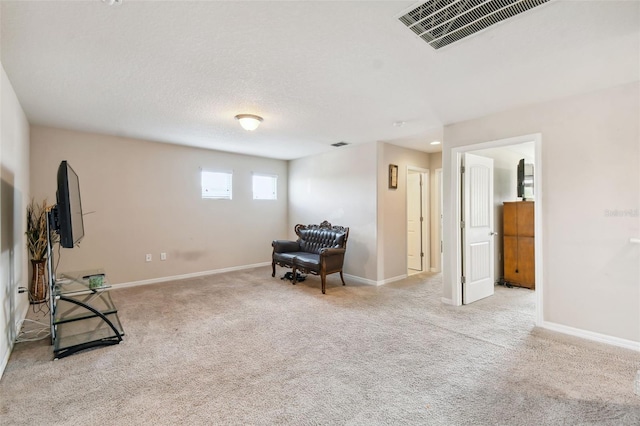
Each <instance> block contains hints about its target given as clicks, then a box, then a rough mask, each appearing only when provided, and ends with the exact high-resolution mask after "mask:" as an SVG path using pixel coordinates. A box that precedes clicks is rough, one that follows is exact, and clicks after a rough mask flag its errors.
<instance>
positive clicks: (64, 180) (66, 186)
mask: <svg viewBox="0 0 640 426" xmlns="http://www.w3.org/2000/svg"><path fill="white" fill-rule="evenodd" d="M56 201H57V203H58V205H57V210H58V226H59V227H58V234H59V235H60V245H61V246H62V247H65V248H73V246H75V245H76V244H78V242H80V240H81V239H82V237H84V222H83V221H82V202H81V201H80V181H79V180H78V175H77V174H76V172H74V171H73V169H72V168H71V166H70V165H69V163H67V162H66V161H63V162H61V163H60V166H59V167H58V191H57V192H56Z"/></svg>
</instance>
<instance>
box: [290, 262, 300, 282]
mask: <svg viewBox="0 0 640 426" xmlns="http://www.w3.org/2000/svg"><path fill="white" fill-rule="evenodd" d="M291 274H292V275H293V276H292V277H291V284H293V285H296V283H297V281H296V278H298V273H297V271H296V267H295V266H294V267H293V270H292V271H291Z"/></svg>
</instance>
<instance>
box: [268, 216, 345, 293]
mask: <svg viewBox="0 0 640 426" xmlns="http://www.w3.org/2000/svg"><path fill="white" fill-rule="evenodd" d="M294 229H295V231H296V235H297V236H298V240H297V241H288V240H275V241H274V242H273V243H271V245H272V246H273V256H272V262H271V266H272V268H273V272H272V274H271V276H272V277H275V276H276V265H280V266H283V267H285V268H292V269H293V271H292V274H293V280H292V283H293V284H295V283H296V272H297V271H300V272H303V273H307V274H308V273H311V274H314V275H320V279H321V280H322V294H325V287H326V276H327V275H329V274H333V273H335V272H340V279H341V280H342V285H345V283H344V277H343V276H342V265H343V264H344V254H345V251H346V249H347V238H348V237H349V228H345V227H343V226H331V224H330V223H329V222H327V221H326V220H325V221H324V222H322V223H321V224H320V225H296V226H295V228H294Z"/></svg>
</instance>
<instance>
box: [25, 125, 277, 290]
mask: <svg viewBox="0 0 640 426" xmlns="http://www.w3.org/2000/svg"><path fill="white" fill-rule="evenodd" d="M61 160H67V161H68V162H69V164H71V166H72V167H73V168H74V170H75V171H76V173H77V174H78V176H79V179H80V190H81V196H82V207H83V211H84V213H85V217H84V219H85V221H84V222H85V223H84V225H85V237H84V239H83V240H82V241H81V243H80V247H77V248H74V249H62V255H61V261H60V266H59V269H58V271H59V272H61V271H64V270H77V269H85V268H90V267H94V266H103V267H105V269H106V271H107V273H108V274H109V277H110V279H111V281H112V282H114V283H124V282H132V281H140V280H148V279H156V278H162V277H170V276H177V275H185V274H192V273H198V272H204V271H214V270H219V269H225V268H232V267H242V266H246V265H253V264H257V263H262V262H269V261H270V259H271V241H272V240H274V239H277V238H283V237H285V236H286V235H287V185H286V182H287V163H286V162H285V161H281V160H272V159H265V158H258V157H250V156H244V155H237V154H230V153H223V152H216V151H209V150H203V149H196V148H188V147H183V146H177V145H171V144H162V143H155V142H148V141H143V140H137V139H128V138H122V137H115V136H107V135H100V134H93V133H81V132H75V131H68V130H60V129H53V128H45V127H32V129H31V190H32V193H33V195H34V196H35V197H37V198H40V197H47V198H48V199H49V200H51V202H53V200H55V191H56V170H57V167H58V165H59V163H60V161H61ZM201 168H204V169H205V170H232V171H233V200H230V201H229V200H203V199H202V198H201V187H200V170H201ZM252 172H261V173H270V174H276V175H278V200H277V201H254V200H253V199H252V192H251V174H252ZM161 252H166V253H167V260H166V261H160V253H161ZM147 253H151V254H152V255H153V261H152V262H145V254H147Z"/></svg>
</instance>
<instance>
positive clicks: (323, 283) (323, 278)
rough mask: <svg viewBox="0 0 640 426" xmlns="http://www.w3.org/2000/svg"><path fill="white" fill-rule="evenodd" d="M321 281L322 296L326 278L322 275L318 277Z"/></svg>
mask: <svg viewBox="0 0 640 426" xmlns="http://www.w3.org/2000/svg"><path fill="white" fill-rule="evenodd" d="M320 278H321V280H322V294H325V289H326V281H325V280H326V277H325V276H324V274H322V275H321V276H320Z"/></svg>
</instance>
